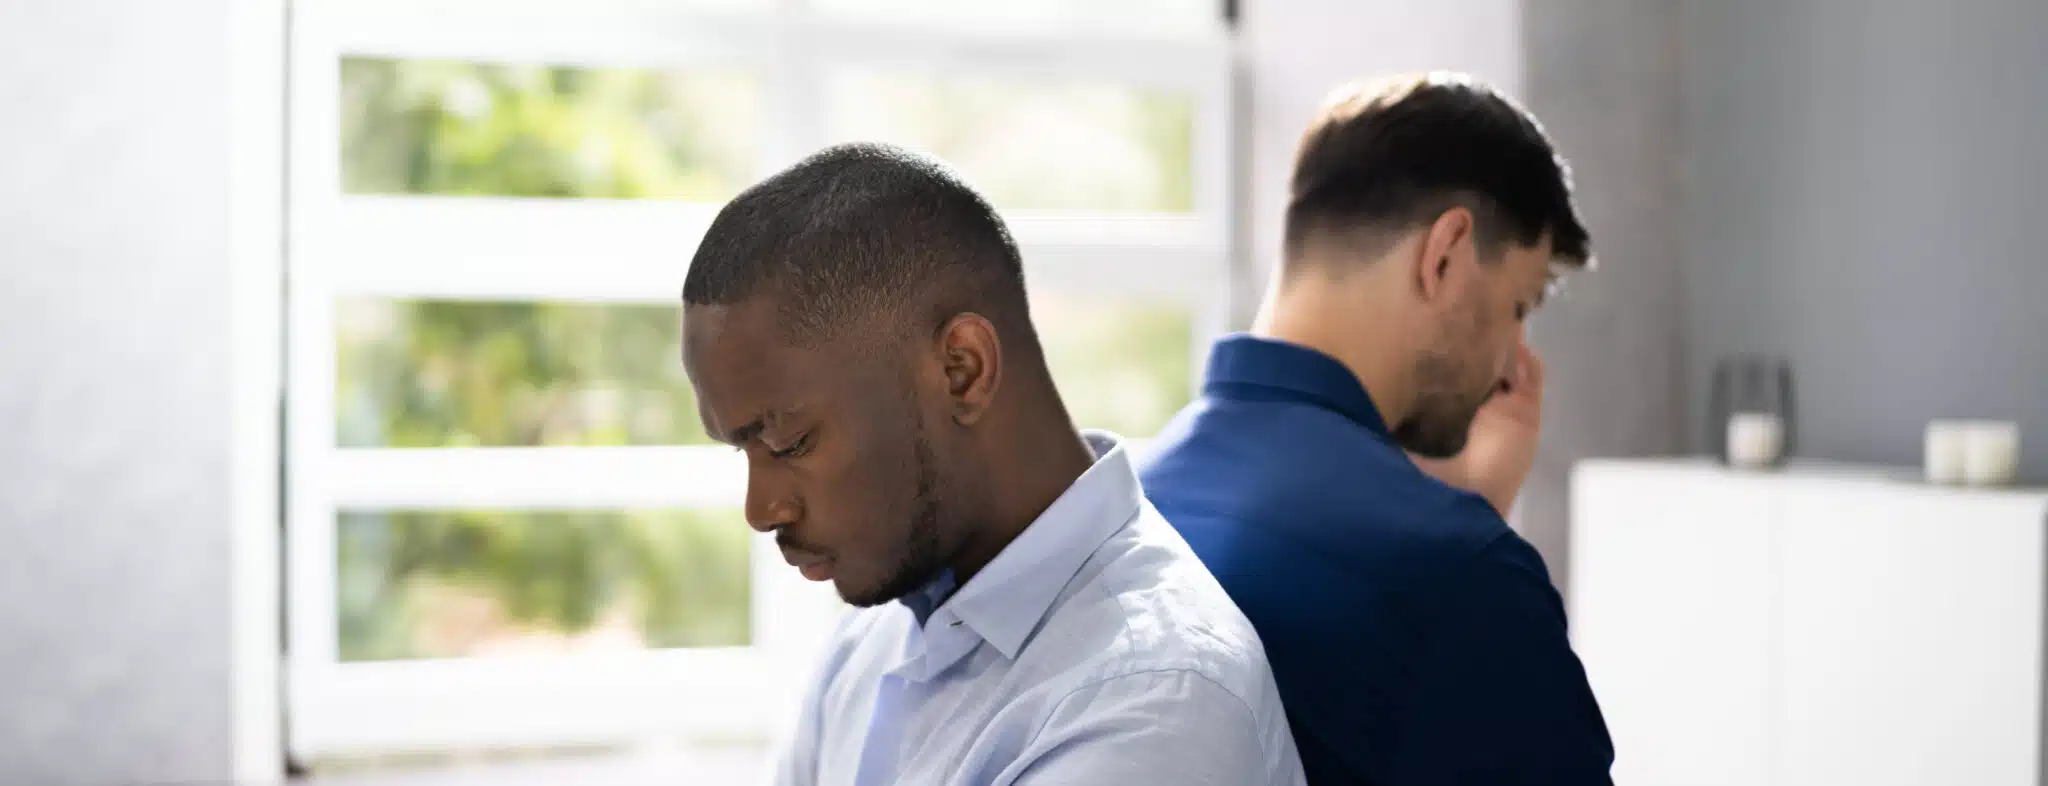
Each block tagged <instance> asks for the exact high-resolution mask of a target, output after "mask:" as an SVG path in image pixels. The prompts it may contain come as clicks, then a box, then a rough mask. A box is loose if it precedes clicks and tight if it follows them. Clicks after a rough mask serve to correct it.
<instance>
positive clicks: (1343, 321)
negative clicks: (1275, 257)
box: [1252, 271, 1411, 428]
mask: <svg viewBox="0 0 2048 786" xmlns="http://www.w3.org/2000/svg"><path fill="white" fill-rule="evenodd" d="M1368 274H1369V273H1367V272H1357V273H1352V274H1350V275H1353V276H1357V275H1368ZM1297 275H1298V276H1300V277H1299V278H1296V279H1295V280H1292V281H1288V280H1283V279H1282V278H1281V274H1280V273H1278V272H1275V274H1274V278H1273V281H1272V283H1271V285H1270V286H1268V287H1267V289H1266V300H1265V302H1264V303H1263V304H1261V305H1260V307H1259V315H1258V317H1257V319H1255V320H1254V321H1253V323H1252V334H1253V335H1257V336H1262V337H1265V338H1271V339H1276V340H1279V341H1285V342H1287V343H1289V344H1295V345H1297V346H1302V347H1307V348H1309V349H1313V350H1316V351H1317V352H1321V353H1323V354H1325V355H1329V356H1330V357H1332V358H1335V359H1336V360H1337V362H1338V363H1341V364H1343V365H1344V367H1345V368H1346V369H1349V370H1350V371H1351V375H1352V376H1354V377H1357V378H1358V383H1359V384H1360V385H1362V386H1364V387H1365V392H1366V395H1368V396H1371V397H1372V403H1373V406H1374V407H1375V408H1377V409H1378V410H1379V413H1380V418H1381V419H1383V420H1385V421H1386V423H1387V427H1388V428H1393V427H1394V425H1395V424H1397V423H1400V422H1401V421H1402V420H1404V419H1406V418H1407V417H1408V409H1409V405H1408V399H1409V396H1410V393H1411V391H1410V389H1409V388H1410V385H1409V382H1408V373H1407V367H1406V366H1407V361H1408V357H1407V351H1406V348H1405V342H1404V341H1402V340H1400V337H1402V336H1405V335H1406V334H1407V332H1408V328H1405V327H1403V326H1401V325H1398V324H1395V322H1394V320H1393V319H1392V315H1391V314H1390V313H1389V310H1388V309H1384V308H1375V307H1373V306H1372V305H1370V304H1361V303H1360V302H1359V300H1358V299H1357V297H1356V294H1357V293H1358V292H1359V291H1360V289H1361V288H1360V287H1358V286H1356V285H1355V284H1352V283H1348V282H1345V281H1343V280H1341V279H1336V278H1332V277H1331V276H1329V275H1326V274H1323V273H1320V272H1315V271H1307V272H1302V273H1298V274H1297ZM1312 277H1313V278H1312ZM1317 278H1319V279H1321V280H1314V279H1317ZM1361 338H1363V340H1361Z"/></svg>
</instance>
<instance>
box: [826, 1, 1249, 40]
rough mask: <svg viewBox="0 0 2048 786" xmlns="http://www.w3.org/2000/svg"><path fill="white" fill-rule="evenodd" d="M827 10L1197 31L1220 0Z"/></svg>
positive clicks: (849, 4) (851, 5) (832, 5)
mask: <svg viewBox="0 0 2048 786" xmlns="http://www.w3.org/2000/svg"><path fill="white" fill-rule="evenodd" d="M815 2H817V3H818V5H819V7H821V8H823V9H825V10H826V11H829V12H833V13H839V14H845V15H848V16H859V17H863V18H880V19H887V20H890V21H906V22H939V23H965V24H975V25H988V26H1004V27H1009V26H1014V25H1020V24H1021V25H1057V24H1073V25H1081V26H1086V27H1089V28H1094V29H1101V30H1112V31H1119V32H1134V33H1165V32H1185V31H1201V30H1210V29H1216V28H1220V27H1221V26H1222V24H1223V0H1004V2H1000V3H992V2H969V3H963V2H959V0H815Z"/></svg>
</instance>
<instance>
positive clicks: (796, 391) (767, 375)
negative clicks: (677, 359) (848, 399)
mask: <svg viewBox="0 0 2048 786" xmlns="http://www.w3.org/2000/svg"><path fill="white" fill-rule="evenodd" d="M778 317H779V315H778V311H777V309H776V306H775V304H774V303H773V302H772V301H769V300H768V299H766V298H754V299H750V300H747V301H743V302H741V303H737V304H733V305H685V306H684V307H683V368H684V370H686V371H687V372H689V375H690V385H691V386H692V387H694V388H695V389H696V391H697V407H698V409H699V412H700V414H701V415H702V417H703V419H704V426H705V428H706V429H707V430H708V431H710V433H711V435H712V436H713V437H715V438H720V439H723V438H725V437H726V436H728V435H730V434H731V432H732V431H733V430H734V429H737V428H739V427H742V426H745V425H747V424H749V423H752V422H753V421H755V420H756V419H761V418H763V417H766V416H771V415H780V414H790V413H797V412H805V411H813V410H816V409H817V408H819V407H821V406H824V405H825V404H827V403H828V402H831V401H834V400H836V399H839V398H841V397H844V396H848V395H857V394H858V393H859V391H860V390H861V388H862V387H863V386H862V385H861V384H859V383H860V376H861V368H862V366H863V364H862V363H860V362H858V358H857V357H856V356H855V355H854V354H853V353H850V352H847V351H844V349H843V348H835V347H833V346H831V345H830V344H829V343H828V344H827V345H825V346H820V347H803V346H798V345H796V344H794V343H792V342H790V341H789V340H788V339H787V337H786V333H785V331H784V330H783V325H782V321H781V319H779V318H778Z"/></svg>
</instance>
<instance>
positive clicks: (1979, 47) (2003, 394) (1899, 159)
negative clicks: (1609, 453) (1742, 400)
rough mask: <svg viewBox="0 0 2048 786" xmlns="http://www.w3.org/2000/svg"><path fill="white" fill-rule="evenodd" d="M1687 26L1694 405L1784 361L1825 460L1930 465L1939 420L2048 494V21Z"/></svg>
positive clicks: (1821, 11)
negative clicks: (2008, 436) (1988, 432)
mask: <svg viewBox="0 0 2048 786" xmlns="http://www.w3.org/2000/svg"><path fill="white" fill-rule="evenodd" d="M1687 13H1688V14H1689V18H1688V20H1687V23H1686V31H1687V39H1688V40H1687V47H1686V49H1687V52H1688V54H1687V61H1686V71H1687V77H1688V79H1689V84H1688V90H1687V93H1686V95H1687V100H1686V102H1685V103H1686V115H1685V129H1684V130H1685V135H1686V137H1687V139H1688V143H1689V145H1690V146H1691V148H1692V155H1691V165H1690V172H1689V181H1688V185H1687V190H1686V203H1687V204H1686V208H1685V219H1686V221H1685V224H1686V240H1685V251H1686V265H1687V269H1686V304H1685V314H1686V320H1685V326H1686V338H1687V340H1686V355H1687V366H1688V368H1689V380H1688V389H1689V390H1695V391H1704V390H1706V386H1707V384H1708V379H1709V374H1710V369H1711V366H1712V363H1713V362H1714V359H1715V358H1717V357H1719V356H1722V355H1723V354H1725V353H1730V352H1743V351H1769V352H1778V353H1783V354H1785V355H1787V356H1789V357H1790V359H1791V361H1792V363H1793V366H1794V372H1795V375H1796V385H1797V388H1798V393H1799V399H1800V401H1799V407H1798V417H1799V421H1800V440H1801V442H1802V448H1803V449H1802V452H1803V453H1805V454H1807V455H1811V456H1818V457H1824V458H1835V459H1846V460H1856V461H1875V462H1884V463H1892V464H1905V465H1917V464H1919V462H1920V445H1921V433H1922V429H1923V427H1924V425H1925V423H1926V421H1927V419H1929V418H1932V417H1939V416H1985V417H1997V418H2006V419H2016V420H2019V421H2021V422H2022V423H2023V428H2024V431H2025V434H2024V437H2023V440H2022V442H2023V446H2022V452H2023V453H2024V454H2025V457H2024V470H2023V471H2024V472H2026V473H2027V474H2028V475H2030V476H2031V477H2033V478H2035V479H2039V480H2048V251H2044V250H2043V249H2044V246H2043V243H2042V240H2043V238H2044V237H2048V235H2044V232H2048V229H2044V227H2048V147H2044V145H2048V78H2044V77H2048V46H2043V45H2042V41H2043V40H2044V35H2048V3H2043V2H2040V0H1959V1H1958V2H1944V3H1930V2H1922V1H1921V0H1798V1H1797V2H1788V1H1787V0H1695V1H1694V2H1691V3H1690V4H1689V6H1688V8H1687ZM1704 406H1705V396H1704V395H1700V396H1694V397H1693V403H1692V406H1691V407H1690V417H1689V418H1688V419H1687V426H1688V429H1687V432H1688V434H1687V435H1688V438H1689V440H1690V444H1692V445H1695V446H1697V445H1700V444H1702V443H1701V441H1700V440H1701V434H1702V433H1703V427H1702V426H1701V425H1700V424H1701V423H1702V421H1703V419H1704V415H1703V411H1704Z"/></svg>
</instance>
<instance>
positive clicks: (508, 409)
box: [335, 298, 710, 447]
mask: <svg viewBox="0 0 2048 786" xmlns="http://www.w3.org/2000/svg"><path fill="white" fill-rule="evenodd" d="M335 318H336V319H335V327H336V331H335V332H336V334H337V341H338V344H339V345H338V347H337V350H338V356H339V363H340V367H339V368H338V369H337V370H336V371H337V374H336V389H335V409H336V413H337V418H336V433H335V439H336V444H338V445H340V446H342V447H450V446H530V445H651V444H681V443H689V444H703V443H708V442H710V439H709V438H708V437H706V436H705V435H704V429H703V425H702V424H701V423H700V422H699V421H698V419H697V398H696V395H695V394H694V392H692V391H691V389H690V381H689V377H688V376H687V375H686V374H684V373H683V364H682V360H681V340H682V337H681V334H682V331H681V325H680V322H679V320H680V310H679V308H678V307H676V306H664V305H641V304H619V303H566V302H503V303H501V302H479V301H445V300H391V299H385V298H350V299H345V300H342V301H341V302H339V303H338V304H337V309H336V314H335Z"/></svg>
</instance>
